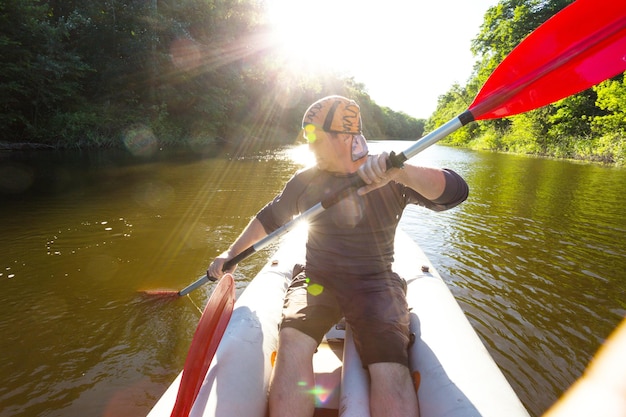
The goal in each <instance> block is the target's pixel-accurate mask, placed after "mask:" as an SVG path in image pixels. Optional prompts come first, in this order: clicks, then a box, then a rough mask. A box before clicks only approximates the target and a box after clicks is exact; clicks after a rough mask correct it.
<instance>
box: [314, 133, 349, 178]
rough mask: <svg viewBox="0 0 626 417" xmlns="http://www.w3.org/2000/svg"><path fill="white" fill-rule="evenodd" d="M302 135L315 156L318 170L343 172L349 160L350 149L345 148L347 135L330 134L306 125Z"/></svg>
mask: <svg viewBox="0 0 626 417" xmlns="http://www.w3.org/2000/svg"><path fill="white" fill-rule="evenodd" d="M303 134H304V137H305V139H306V140H307V142H308V143H309V149H310V150H311V152H313V154H314V155H315V160H316V162H317V167H318V168H319V169H322V170H324V171H330V172H340V173H343V172H344V171H345V163H346V161H347V160H349V158H350V155H349V153H348V152H349V149H350V147H349V145H348V146H346V138H349V135H342V134H331V133H328V132H324V131H323V130H321V129H319V128H315V126H314V125H307V126H306V127H305V128H304V132H303ZM344 136H345V137H346V138H344ZM347 158H348V159H347Z"/></svg>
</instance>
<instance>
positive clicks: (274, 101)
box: [0, 0, 424, 147]
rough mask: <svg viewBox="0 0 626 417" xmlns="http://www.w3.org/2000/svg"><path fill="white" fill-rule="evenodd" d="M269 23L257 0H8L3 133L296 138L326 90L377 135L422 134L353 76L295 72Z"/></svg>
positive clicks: (1, 25) (109, 142) (51, 139)
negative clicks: (270, 34)
mask: <svg viewBox="0 0 626 417" xmlns="http://www.w3.org/2000/svg"><path fill="white" fill-rule="evenodd" d="M265 31H266V29H265V28H264V27H263V2H259V1H257V0H176V1H173V0H150V1H147V0H125V1H123V0H105V1H99V2H94V1H92V0H51V1H47V2H41V1H39V0H4V1H2V2H0V58H1V60H0V80H1V81H0V93H1V94H0V110H1V111H0V134H1V135H2V138H3V139H2V140H3V141H12V142H24V141H28V142H41V143H46V144H51V145H54V146H61V147H85V146H122V145H123V144H124V145H126V141H128V140H129V139H128V138H129V135H128V133H127V132H129V131H132V132H141V134H136V133H135V134H134V135H131V136H132V137H134V138H137V137H146V135H147V136H150V137H154V138H156V140H157V141H158V142H159V143H160V144H169V143H196V144H197V143H208V142H211V141H214V140H216V139H217V138H224V139H226V140H228V141H229V142H245V141H248V140H250V141H255V143H257V144H275V143H287V142H290V141H293V138H294V137H295V134H296V133H297V132H298V131H299V124H300V119H301V117H302V113H303V111H304V109H305V108H306V107H307V106H308V105H309V104H310V103H311V102H313V101H314V100H316V99H318V98H319V97H320V96H322V95H325V94H344V95H348V96H350V97H353V98H355V99H357V100H358V101H359V103H360V104H361V108H362V112H363V119H364V125H365V127H366V129H367V130H366V134H367V135H368V136H369V137H371V138H377V139H381V138H383V139H384V138H390V137H393V138H415V137H418V136H421V135H422V133H423V125H424V121H423V120H421V121H420V120H415V119H413V118H411V117H409V116H407V115H405V114H402V113H396V112H393V111H392V110H390V109H387V108H381V107H379V106H378V105H376V103H374V102H373V101H372V100H371V99H370V97H369V96H368V95H367V93H366V92H365V86H363V85H360V84H358V83H356V82H355V81H354V80H352V79H344V78H341V77H337V76H335V75H329V76H319V75H315V76H313V75H310V74H303V75H301V76H294V75H293V74H288V73H287V71H285V70H284V68H283V67H282V64H283V61H282V60H281V59H280V58H279V56H278V55H277V53H276V51H274V50H272V49H271V48H268V46H267V44H266V43H265V41H264V36H265ZM145 132H150V133H149V134H147V133H145ZM133 140H135V139H132V140H131V141H133Z"/></svg>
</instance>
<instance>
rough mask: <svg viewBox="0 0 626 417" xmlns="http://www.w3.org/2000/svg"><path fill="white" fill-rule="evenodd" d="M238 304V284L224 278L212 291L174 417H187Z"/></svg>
mask: <svg viewBox="0 0 626 417" xmlns="http://www.w3.org/2000/svg"><path fill="white" fill-rule="evenodd" d="M234 304H235V281H234V279H233V276H232V275H231V274H226V275H224V276H223V277H222V278H221V279H220V280H219V282H218V284H217V286H216V287H215V289H214V290H213V294H212V295H211V298H210V299H209V302H208V303H207V305H206V307H205V308H204V312H202V317H200V322H199V323H198V327H197V328H196V332H195V334H194V335H193V339H192V340H191V346H190V347H189V353H187V359H186V360H185V366H184V368H183V375H182V378H181V381H180V386H179V387H178V395H177V396H176V403H175V404H174V408H173V409H172V414H171V417H187V416H188V415H189V412H190V411H191V407H192V406H193V403H194V402H195V401H196V397H197V396H198V392H200V387H201V386H202V383H203V382H204V377H205V376H206V373H207V371H208V370H209V365H210V364H211V361H212V360H213V356H214V355H215V352H216V351H217V347H218V346H219V344H220V341H221V340H222V336H223V335H224V331H225V330H226V326H227V325H228V321H229V320H230V316H231V315H232V313H233V306H234Z"/></svg>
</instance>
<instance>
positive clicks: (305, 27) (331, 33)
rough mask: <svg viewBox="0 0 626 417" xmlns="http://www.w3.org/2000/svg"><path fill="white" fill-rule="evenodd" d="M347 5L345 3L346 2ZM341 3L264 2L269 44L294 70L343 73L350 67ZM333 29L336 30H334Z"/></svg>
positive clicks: (327, 0)
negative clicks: (268, 29)
mask: <svg viewBox="0 0 626 417" xmlns="http://www.w3.org/2000/svg"><path fill="white" fill-rule="evenodd" d="M348 3H349V2H348ZM348 3H345V4H344V2H336V1H329V0H319V1H317V2H315V3H309V2H302V1H293V0H268V1H267V12H268V20H269V23H270V25H271V28H272V32H273V33H272V44H273V45H275V46H276V48H277V50H278V51H280V53H281V55H283V56H284V57H285V59H286V66H287V67H289V69H291V70H294V71H305V72H309V73H311V72H312V73H325V72H345V71H347V70H348V69H349V67H350V65H351V59H350V56H349V53H350V51H349V42H350V41H351V36H350V33H351V31H349V30H348V31H346V30H345V24H340V22H339V21H340V20H341V16H344V15H345V13H348V10H344V9H346V4H348ZM335 25H339V26H337V27H338V28H339V29H340V30H334V29H333V27H335Z"/></svg>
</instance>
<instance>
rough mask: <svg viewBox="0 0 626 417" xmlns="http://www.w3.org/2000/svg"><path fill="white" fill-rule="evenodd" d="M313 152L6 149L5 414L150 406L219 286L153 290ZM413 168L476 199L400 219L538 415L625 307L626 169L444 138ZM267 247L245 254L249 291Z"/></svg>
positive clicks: (0, 285)
mask: <svg viewBox="0 0 626 417" xmlns="http://www.w3.org/2000/svg"><path fill="white" fill-rule="evenodd" d="M408 145H410V143H407V142H383V143H372V145H371V147H372V149H374V151H376V150H379V151H380V150H396V151H401V150H403V149H405V148H406V147H408ZM307 156H308V152H307V149H306V147H304V146H293V147H287V148H284V149H280V150H272V151H259V152H256V151H255V152H248V154H247V155H243V154H235V153H234V152H231V153H230V154H229V153H213V154H212V153H211V152H207V151H206V150H205V151H203V152H197V153H194V154H191V153H189V154H183V153H180V152H166V151H163V150H156V151H154V152H153V153H149V154H148V155H143V156H139V155H133V154H132V153H130V152H124V151H99V152H56V151H37V152H29V153H22V152H4V153H0V230H1V232H2V233H1V234H0V312H1V316H2V320H1V321H0V356H1V358H2V360H1V361H0V381H2V382H1V383H0V415H1V416H2V417H9V416H11V417H13V416H29V417H34V416H46V417H57V416H58V417H61V416H62V417H79V416H80V417H84V416H107V417H108V416H110V417H123V416H142V415H145V414H146V413H147V412H148V411H149V409H150V408H151V407H152V406H153V405H154V403H155V402H156V401H157V399H158V398H159V396H160V395H161V394H162V393H163V392H164V391H165V389H166V387H167V386H168V385H169V384H170V383H171V382H172V380H173V379H174V377H175V376H176V375H177V374H178V372H179V371H180V369H182V366H183V363H184V360H185V355H186V352H187V349H188V347H189V343H190V341H191V338H192V337H193V332H194V330H195V326H196V324H197V321H198V319H199V317H200V310H201V309H202V308H203V307H204V304H205V303H206V301H207V299H208V297H209V296H210V293H211V290H212V286H211V285H206V286H204V287H202V288H201V289H199V290H196V291H194V292H193V293H192V294H191V295H190V296H188V297H181V298H177V299H163V298H160V297H152V296H146V295H145V294H144V293H142V290H151V289H159V288H170V289H180V288H183V287H185V286H186V285H188V284H189V283H191V282H193V281H195V280H196V279H197V278H198V277H199V276H201V275H202V274H203V273H204V271H205V269H206V267H207V266H208V264H209V263H210V261H211V260H212V259H213V257H215V256H216V255H217V254H219V253H220V252H221V251H223V250H224V249H226V248H227V247H228V245H229V244H230V243H231V242H232V241H233V239H235V238H236V236H237V235H238V234H239V232H240V231H241V229H242V228H243V227H244V226H245V225H246V224H247V222H248V221H249V219H250V218H251V217H252V216H253V215H254V214H255V213H256V212H257V210H259V209H260V208H261V207H262V206H263V205H264V204H265V203H266V202H267V201H269V200H270V199H271V198H273V196H274V195H275V194H276V193H277V192H278V191H280V190H281V188H282V186H283V185H284V183H285V182H286V181H287V180H288V179H289V177H290V176H291V175H292V174H293V172H294V171H295V170H296V169H299V168H301V167H302V166H303V164H307V163H308V162H307ZM415 160H417V161H421V163H424V164H428V165H434V166H442V167H449V168H452V169H454V170H456V171H457V172H459V173H460V174H461V175H463V176H464V177H465V178H466V180H467V182H468V183H469V185H470V189H471V191H470V197H469V199H468V201H466V202H465V203H464V204H462V205H461V206H459V207H457V208H455V209H452V210H450V211H447V212H443V213H433V212H429V211H427V210H424V209H421V208H416V207H410V208H408V209H407V210H406V212H405V215H404V217H403V220H402V223H401V227H402V228H403V229H404V230H406V231H407V232H408V233H409V234H410V235H411V236H412V238H413V239H414V240H416V241H417V242H418V243H419V244H420V245H421V246H422V248H423V249H424V251H425V252H426V253H427V255H428V256H429V257H430V258H431V260H432V262H433V263H434V264H435V265H436V266H437V269H438V271H439V272H440V273H441V275H442V276H443V278H444V280H445V281H446V282H447V283H448V285H449V287H450V289H451V290H452V293H453V294H454V296H455V297H456V299H457V300H458V302H459V303H460V305H461V307H462V308H463V310H464V311H465V313H466V315H467V316H468V318H469V320H470V322H471V323H472V324H473V326H474V328H475V329H476V331H477V332H478V334H479V336H480V337H481V339H482V340H483V342H484V343H485V345H486V346H487V348H488V350H489V351H490V353H491V354H492V355H493V357H494V359H495V360H496V362H497V363H498V365H499V366H500V368H501V369H502V370H503V372H504V374H505V375H506V377H507V379H508V380H509V381H510V383H511V385H512V386H513V388H514V389H515V391H516V392H517V394H518V395H519V397H520V399H521V400H522V402H523V403H524V405H525V406H526V407H527V409H528V410H529V412H530V413H531V415H533V416H539V415H541V414H542V413H543V412H544V411H545V410H546V409H547V408H548V407H549V406H550V405H551V404H552V403H553V402H554V401H555V400H556V399H557V398H558V397H559V396H560V395H561V393H562V392H563V391H564V390H565V389H566V388H567V387H568V386H569V385H570V384H571V383H572V382H573V381H574V380H575V379H576V378H578V377H579V376H580V375H581V373H582V371H583V369H584V368H585V366H586V365H587V363H588V361H589V360H590V358H591V357H592V355H593V354H594V353H595V352H596V350H597V349H598V347H599V346H600V344H601V343H602V342H603V340H604V339H605V338H606V337H607V335H608V334H609V333H610V332H611V330H612V329H613V328H614V327H615V326H616V325H617V324H618V323H619V322H620V321H621V319H622V318H623V317H624V315H625V314H626V279H625V278H626V192H625V185H626V169H624V168H615V167H605V166H599V165H594V164H586V163H576V162H570V161H560V160H559V161H555V160H550V159H542V158H533V157H526V156H514V155H506V154H494V153H487V152H473V151H468V150H461V149H456V148H448V147H443V146H434V147H432V148H429V149H428V150H426V151H425V152H423V153H421V154H420V155H418V156H417V157H416V158H415ZM270 250H272V248H269V249H266V250H265V251H270ZM266 257H267V253H259V254H256V255H254V256H253V257H251V258H249V259H247V260H245V261H244V262H242V263H241V265H240V266H239V269H238V270H237V273H236V278H238V282H237V288H238V293H240V292H241V291H242V290H243V288H245V286H246V283H247V280H248V279H249V278H250V277H252V276H254V274H255V273H256V272H257V271H258V270H259V269H260V268H261V266H262V265H263V264H264V263H265V262H266ZM478 382H479V381H477V383H478ZM242 398H243V399H244V400H245V393H242Z"/></svg>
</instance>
